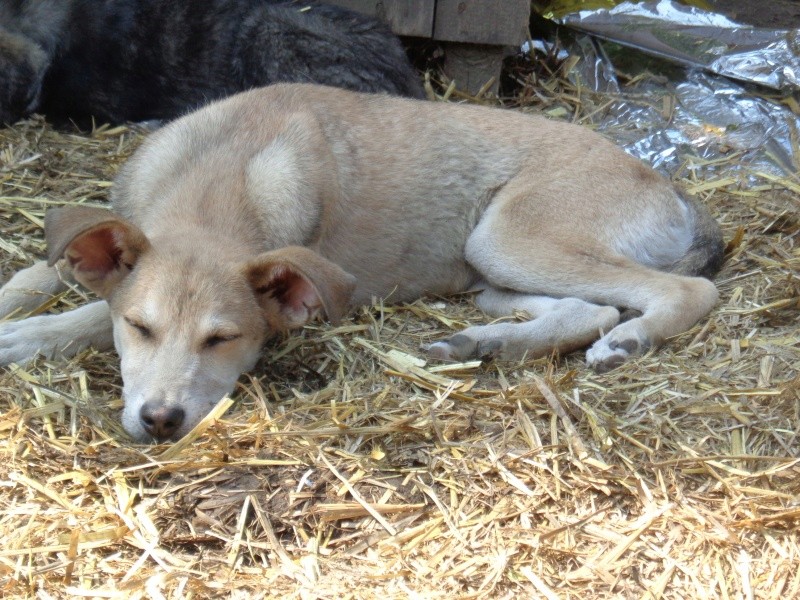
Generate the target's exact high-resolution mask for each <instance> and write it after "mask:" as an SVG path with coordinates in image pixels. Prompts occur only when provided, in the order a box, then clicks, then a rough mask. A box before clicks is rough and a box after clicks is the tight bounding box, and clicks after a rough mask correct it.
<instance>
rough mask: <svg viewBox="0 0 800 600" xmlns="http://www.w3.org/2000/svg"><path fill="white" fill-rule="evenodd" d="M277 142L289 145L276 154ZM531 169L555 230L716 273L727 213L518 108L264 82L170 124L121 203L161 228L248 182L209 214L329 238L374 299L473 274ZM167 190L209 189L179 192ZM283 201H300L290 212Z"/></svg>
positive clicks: (664, 266) (538, 207)
mask: <svg viewBox="0 0 800 600" xmlns="http://www.w3.org/2000/svg"><path fill="white" fill-rule="evenodd" d="M276 139H278V140H280V143H279V144H278V143H276ZM277 147H280V148H288V149H289V150H286V151H285V152H284V153H283V154H281V153H277V155H276V151H275V148H277ZM265 157H266V158H265ZM288 165H291V168H290V167H289V166H288ZM282 169H283V171H282ZM287 169H289V170H291V173H289V170H287ZM521 175H523V176H524V177H525V181H526V182H528V184H529V189H528V190H527V192H526V193H527V194H528V196H529V198H528V200H529V202H528V203H527V205H526V210H528V211H530V213H531V214H530V217H529V218H530V219H531V220H533V221H535V222H536V227H537V229H538V230H539V231H541V232H542V233H547V234H548V235H553V236H556V237H563V238H564V239H597V240H598V241H599V242H602V243H605V244H608V245H610V246H613V247H616V248H617V249H618V250H619V251H620V252H621V253H622V254H624V255H626V256H629V257H630V258H631V259H633V260H636V261H637V262H640V263H642V264H645V265H647V266H650V267H653V268H657V269H660V270H665V271H670V270H674V271H676V272H680V273H684V274H698V273H702V274H710V272H711V271H712V270H713V268H714V266H715V265H716V266H717V267H718V265H719V263H720V257H721V242H720V236H719V230H718V228H717V227H716V224H715V223H714V222H713V220H712V219H711V218H710V217H708V216H707V214H706V213H705V212H704V211H698V210H697V207H696V205H695V204H694V203H692V202H688V201H685V200H684V199H682V198H681V197H680V196H679V195H678V194H677V193H676V192H675V190H673V189H672V187H671V186H669V185H668V184H666V183H663V184H659V182H660V181H661V178H660V176H658V175H657V174H655V173H654V172H652V171H651V170H649V169H646V168H645V167H644V166H642V165H641V164H640V163H639V162H638V161H637V160H636V159H634V158H632V157H629V156H627V155H625V154H623V153H621V152H620V151H619V150H618V149H617V148H615V147H614V146H613V145H612V144H611V143H610V142H608V141H606V140H605V139H603V138H601V137H600V136H597V135H589V134H587V132H586V131H585V130H583V129H581V128H576V127H574V126H571V125H567V124H563V123H560V122H554V121H551V120H548V119H544V118H542V117H537V116H533V115H529V114H522V113H519V112H516V111H500V110H497V109H487V108H483V107H477V106H453V105H449V104H448V105H445V104H438V103H417V102H413V101H406V100H403V99H399V98H387V97H371V96H363V95H358V94H350V93H347V92H341V91H339V90H334V89H326V88H320V87H317V86H297V85H279V86H271V87H269V88H265V89H260V90H254V91H252V92H248V93H246V94H241V95H238V96H236V97H234V98H230V99H228V100H225V101H222V102H220V103H218V104H215V105H212V106H210V107H208V108H206V109H205V110H203V111H201V112H198V113H195V114H194V115H190V116H188V117H186V118H184V119H182V120H179V121H178V122H176V123H174V124H172V125H170V126H168V127H166V128H164V129H163V130H162V131H159V132H157V133H155V134H154V135H153V136H151V139H150V140H148V141H147V142H146V144H145V145H144V147H143V148H142V149H141V150H140V152H139V153H138V154H137V156H136V157H134V159H133V160H132V161H131V162H129V163H128V165H127V166H126V167H125V169H124V171H123V173H122V175H121V178H120V181H118V184H117V186H116V187H115V206H116V208H117V210H118V211H119V212H121V214H123V215H126V216H128V217H130V218H132V219H133V220H134V222H136V223H137V224H139V225H140V226H141V227H143V229H144V230H145V232H146V233H149V232H150V230H152V231H153V232H154V233H155V231H157V230H158V229H159V228H160V227H162V226H163V224H164V223H167V222H169V219H165V218H164V213H165V212H169V213H171V214H174V213H184V214H185V213H192V212H193V211H196V210H198V208H197V206H196V205H192V203H196V202H203V203H206V202H208V201H209V200H208V198H210V197H214V196H216V197H219V196H224V197H226V198H229V200H228V201H227V202H234V199H235V198H237V195H236V194H226V193H224V190H226V189H227V190H233V189H244V190H246V194H245V195H244V199H243V200H241V201H242V202H244V205H243V206H236V207H233V206H230V205H226V206H218V207H213V206H212V207H211V208H209V206H208V205H207V204H204V208H203V209H202V210H203V211H209V210H211V211H212V212H220V211H221V212H230V213H232V214H239V215H244V214H247V215H248V217H247V218H245V219H242V220H241V224H242V227H245V228H247V229H248V230H251V229H252V227H253V223H254V222H260V224H261V234H262V235H263V233H264V232H265V231H267V232H272V233H270V234H269V235H268V236H267V237H269V238H270V239H272V240H274V247H278V246H280V245H288V244H299V245H308V246H313V247H315V248H317V249H318V250H319V251H320V252H321V253H322V254H323V255H325V256H328V257H329V258H331V259H332V260H333V261H334V262H337V263H338V264H341V265H342V266H343V267H344V268H345V269H346V270H348V271H349V272H351V273H353V274H354V275H355V276H356V277H357V279H358V280H359V282H360V292H361V293H360V294H359V300H365V299H369V297H370V295H377V296H382V295H386V294H388V293H393V294H395V295H394V296H393V297H394V298H396V299H401V300H405V299H409V298H413V297H415V296H416V295H418V294H420V293H422V292H424V291H428V292H436V293H447V292H451V291H454V290H455V289H462V288H463V285H464V284H465V283H466V282H469V281H470V280H471V279H474V273H473V272H472V271H471V269H470V268H469V266H468V265H467V264H466V263H465V261H464V257H463V247H464V244H465V242H466V239H467V237H468V236H469V235H470V233H471V232H472V230H473V229H474V228H475V226H476V224H477V223H478V221H479V220H480V218H481V216H482V215H483V213H484V211H485V209H486V207H487V206H488V205H489V204H490V203H491V202H492V200H493V198H494V197H495V196H496V194H497V193H498V191H500V190H502V189H503V188H504V186H506V185H507V184H508V182H509V181H511V180H513V179H514V178H517V177H519V176H521ZM289 177H292V178H294V179H298V180H299V179H300V178H302V180H303V181H304V182H305V185H307V187H308V189H310V190H314V193H315V194H319V191H320V190H325V196H324V197H319V198H318V197H315V198H313V199H309V198H301V196H302V194H303V191H302V190H297V191H295V192H293V193H295V194H296V195H297V198H294V197H293V198H292V199H291V200H286V199H285V198H283V199H282V200H280V201H278V200H276V198H278V197H280V194H276V193H273V192H274V190H275V189H276V187H279V186H284V187H285V186H286V185H287V184H286V179H287V178H289ZM294 179H293V180H294ZM534 181H535V182H536V185H535V186H534V185H530V183H531V182H534ZM165 186H168V187H170V188H171V189H173V190H183V191H185V190H189V189H195V188H197V189H200V188H202V189H203V190H205V195H204V194H202V193H182V194H177V195H170V194H164V193H163V190H164V189H165ZM282 189H284V188H282ZM595 198H597V199H598V200H594V199H595ZM265 199H266V200H265ZM600 199H602V200H600ZM239 201H240V200H235V202H239ZM158 202H166V203H167V204H164V205H159V204H158ZM276 202H287V203H288V205H287V206H288V207H287V208H286V209H285V210H276V207H277V206H280V204H276ZM154 203H155V204H154ZM315 203H322V206H323V207H322V208H321V209H319V210H320V212H317V209H315V208H313V207H314V206H315ZM298 206H305V207H307V208H306V210H305V213H306V214H307V215H309V217H308V218H306V219H305V222H304V226H303V227H297V226H295V224H294V221H293V220H292V218H290V217H287V213H290V211H291V210H298V208H297V207H298ZM289 207H291V208H289ZM665 207H670V208H665ZM665 210H671V211H674V212H675V218H673V219H669V218H665V215H664V214H663V213H664V211H665ZM555 215H558V218H554V216H555ZM223 220H224V219H223ZM233 221H235V219H234V220H233ZM227 222H230V220H228V221H227ZM632 222H635V223H639V224H641V226H640V227H632V226H631V223H632ZM598 223H601V224H602V226H599V227H596V228H595V227H594V225H595V224H598ZM240 235H244V233H243V232H240ZM248 235H258V234H257V233H253V232H251V233H249V234H248ZM387 249H392V250H391V251H387ZM365 257H370V258H369V259H366V258H365ZM421 264H425V265H428V266H429V270H428V272H427V273H426V274H423V275H421V274H420V269H419V265H421Z"/></svg>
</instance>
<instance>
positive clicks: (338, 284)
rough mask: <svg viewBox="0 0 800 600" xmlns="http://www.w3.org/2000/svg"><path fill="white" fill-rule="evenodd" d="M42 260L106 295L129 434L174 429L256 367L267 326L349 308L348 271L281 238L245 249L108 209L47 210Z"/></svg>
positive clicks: (275, 328) (197, 416)
mask: <svg viewBox="0 0 800 600" xmlns="http://www.w3.org/2000/svg"><path fill="white" fill-rule="evenodd" d="M45 233H46V237H47V243H48V252H49V262H50V263H51V264H54V263H55V262H56V261H58V260H59V259H61V258H63V259H65V260H66V262H67V264H68V265H69V266H70V267H71V269H72V273H73V276H74V277H75V279H76V281H78V282H79V283H81V284H82V285H84V286H86V287H87V288H88V289H90V290H91V291H93V292H94V293H96V294H97V295H98V296H100V297H101V298H104V299H106V300H107V301H108V304H109V306H110V307H111V315H112V320H113V326H114V344H115V346H116V349H117V352H118V353H119V356H120V359H121V369H122V379H123V383H124V388H123V398H124V401H125V409H124V411H123V416H122V423H123V425H124V427H125V429H126V430H127V431H128V433H129V434H130V435H131V436H133V437H134V438H136V439H137V440H141V441H144V440H147V439H152V438H155V439H158V440H167V439H173V440H174V439H178V438H180V437H182V436H183V435H185V434H186V433H187V432H188V431H189V430H190V429H191V428H192V427H194V426H195V425H196V424H197V423H198V422H199V421H200V420H201V419H202V418H203V417H204V416H205V415H206V414H207V413H208V411H209V410H210V409H211V408H212V407H213V406H214V405H215V404H216V403H217V402H218V401H219V400H220V399H221V398H222V397H223V396H224V395H225V394H227V393H230V392H231V391H232V390H233V388H234V386H235V384H236V380H237V379H238V378H239V375H240V374H241V373H242V372H244V371H246V370H248V369H250V368H252V366H253V365H254V364H255V362H256V360H257V358H258V354H259V350H260V348H261V345H262V343H263V342H264V340H265V338H266V337H267V336H268V335H270V334H272V333H274V332H279V331H286V330H289V329H293V328H297V327H301V326H303V325H304V324H305V323H307V322H308V321H309V320H311V319H313V318H315V317H316V316H317V315H319V314H321V313H323V312H324V313H325V314H326V315H327V317H328V318H329V319H330V320H331V321H334V322H335V321H337V320H338V319H339V318H341V316H342V315H343V314H344V312H346V311H347V309H348V308H349V303H350V297H351V295H352V293H353V289H354V287H355V279H354V278H353V277H352V276H351V275H349V274H347V273H345V272H344V271H343V270H342V269H341V268H340V267H338V266H337V265H335V264H333V263H331V262H330V261H328V260H326V259H325V258H323V257H322V256H320V255H319V254H316V253H315V252H313V251H311V250H309V249H308V248H302V247H287V248H282V249H279V250H273V251H271V252H265V253H263V254H260V255H258V256H255V257H250V258H244V257H241V256H240V252H241V251H237V249H236V248H226V247H225V245H224V244H219V243H217V244H215V243H213V241H210V240H196V239H195V240H191V239H187V238H186V237H181V238H180V239H177V238H176V239H170V238H169V237H159V238H158V239H153V240H150V239H148V238H147V237H146V236H145V235H144V233H142V232H141V231H140V230H139V229H138V228H137V227H136V226H134V225H133V224H131V223H130V222H127V221H125V220H123V219H121V218H119V217H117V216H115V215H114V214H113V213H110V212H109V211H106V210H102V209H96V208H86V207H70V208H63V209H54V210H51V211H48V213H47V217H46V219H45Z"/></svg>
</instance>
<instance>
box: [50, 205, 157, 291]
mask: <svg viewBox="0 0 800 600" xmlns="http://www.w3.org/2000/svg"><path fill="white" fill-rule="evenodd" d="M44 234H45V239H46V240H47V264H49V265H50V266H52V265H54V264H55V263H56V262H57V261H58V260H60V259H61V258H65V259H66V260H67V262H68V263H69V265H70V267H72V273H73V276H74V277H75V280H76V281H78V282H79V283H81V284H82V285H84V286H86V287H87V288H89V289H90V290H91V291H93V292H94V293H95V294H97V295H98V296H100V297H101V298H107V297H108V295H109V294H110V293H111V291H112V290H113V289H114V287H116V285H117V284H118V283H119V282H120V281H122V280H123V279H124V278H125V277H126V276H127V275H128V273H130V271H131V269H133V265H134V264H135V263H136V261H137V260H138V258H139V256H141V255H142V253H143V252H144V251H145V250H147V249H148V248H149V247H150V242H148V241H147V238H146V237H145V235H144V234H143V233H142V232H141V231H140V230H139V229H138V228H137V227H136V226H134V225H132V224H130V223H128V222H127V221H125V220H124V219H121V218H120V217H118V216H116V215H115V214H114V213H112V212H109V211H107V210H105V209H102V208H92V207H88V206H69V207H64V208H54V209H50V210H48V211H47V214H46V215H45V218H44Z"/></svg>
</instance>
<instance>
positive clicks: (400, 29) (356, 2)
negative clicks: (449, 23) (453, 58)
mask: <svg viewBox="0 0 800 600" xmlns="http://www.w3.org/2000/svg"><path fill="white" fill-rule="evenodd" d="M326 1H327V2H328V3H329V4H336V5H338V6H343V7H345V8H349V9H351V10H355V11H358V12H360V13H364V14H367V15H371V16H373V17H377V18H378V19H380V20H382V21H383V22H385V23H388V25H389V27H391V28H392V31H394V32H395V33H396V34H397V35H410V36H415V37H424V38H429V37H431V36H432V35H433V15H434V9H435V6H436V0H326ZM501 1H505V0H501Z"/></svg>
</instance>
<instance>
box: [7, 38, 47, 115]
mask: <svg viewBox="0 0 800 600" xmlns="http://www.w3.org/2000/svg"><path fill="white" fill-rule="evenodd" d="M47 66H48V58H47V54H46V53H45V51H44V50H42V48H41V47H40V46H39V45H38V44H36V43H35V42H33V41H32V40H30V39H28V38H27V37H25V36H23V35H19V34H16V33H12V32H10V31H7V30H6V29H3V28H2V27H0V73H2V74H3V76H2V77H0V125H2V124H4V123H5V124H8V125H11V124H13V123H15V122H16V121H18V120H19V119H21V118H22V117H24V116H26V115H29V114H30V113H32V112H33V111H34V110H36V108H37V106H38V104H39V96H40V94H41V88H42V79H43V77H44V74H45V71H46V70H47Z"/></svg>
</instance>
